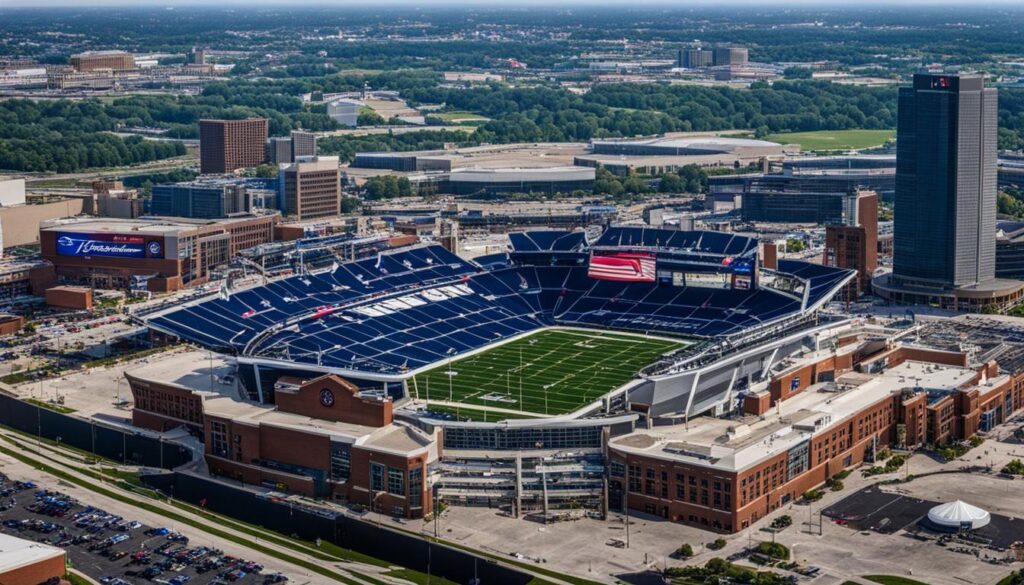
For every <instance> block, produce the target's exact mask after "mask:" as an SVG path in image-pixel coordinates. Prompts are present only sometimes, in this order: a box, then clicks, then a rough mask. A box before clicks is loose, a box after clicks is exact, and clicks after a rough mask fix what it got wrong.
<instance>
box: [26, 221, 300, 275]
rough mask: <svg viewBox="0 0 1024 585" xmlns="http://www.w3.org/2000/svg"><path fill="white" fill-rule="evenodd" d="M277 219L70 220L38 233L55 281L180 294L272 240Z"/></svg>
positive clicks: (45, 227)
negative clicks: (245, 251)
mask: <svg viewBox="0 0 1024 585" xmlns="http://www.w3.org/2000/svg"><path fill="white" fill-rule="evenodd" d="M279 219H280V216H278V215H276V214H275V215H261V216H255V215H247V216H239V217H233V218H230V219H222V220H196V219H187V218H141V219H135V220H114V219H83V218H77V219H76V218H72V219H62V220H53V221H49V222H45V223H44V224H43V225H42V226H41V228H40V246H41V252H42V257H43V259H44V260H47V261H49V262H51V263H52V264H53V266H54V270H55V273H56V277H57V278H58V279H59V280H62V281H65V282H69V283H84V284H88V285H90V286H92V287H94V288H122V289H123V288H130V287H135V288H147V289H148V290H151V291H154V292H157V291H169V290H178V289H180V288H182V287H184V286H189V285H192V284H200V283H203V282H206V281H207V279H208V278H209V271H210V269H211V268H213V267H215V266H218V265H221V264H224V263H226V262H228V261H229V260H230V259H231V258H233V257H235V255H236V254H237V253H238V252H239V251H240V250H242V249H244V248H251V247H253V246H256V245H259V244H264V243H267V242H271V241H273V237H274V225H276V224H277V222H278V221H279Z"/></svg>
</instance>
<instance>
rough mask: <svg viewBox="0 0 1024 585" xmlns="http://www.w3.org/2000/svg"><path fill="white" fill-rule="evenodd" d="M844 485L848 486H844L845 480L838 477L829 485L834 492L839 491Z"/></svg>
mask: <svg viewBox="0 0 1024 585" xmlns="http://www.w3.org/2000/svg"><path fill="white" fill-rule="evenodd" d="M844 487H846V486H844V485H843V482H842V481H840V480H838V479H834V480H832V485H830V486H829V488H831V489H832V491H834V492H838V491H840V490H842V489H843V488H844Z"/></svg>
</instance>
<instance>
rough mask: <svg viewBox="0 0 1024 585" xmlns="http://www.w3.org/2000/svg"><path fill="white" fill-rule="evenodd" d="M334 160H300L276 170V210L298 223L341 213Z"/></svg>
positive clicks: (334, 158) (339, 189)
mask: <svg viewBox="0 0 1024 585" xmlns="http://www.w3.org/2000/svg"><path fill="white" fill-rule="evenodd" d="M340 178H341V174H340V172H339V171H338V157H336V156H320V157H311V158H305V159H300V160H298V161H296V162H295V163H293V164H291V165H288V166H286V167H282V168H281V170H280V171H279V178H278V185H279V188H280V190H281V191H280V195H279V204H278V208H279V209H280V210H281V213H282V214H283V215H285V216H287V217H290V218H294V219H296V220H298V221H302V220H306V219H316V218H330V217H335V216H337V215H338V214H339V213H340V212H341V183H340Z"/></svg>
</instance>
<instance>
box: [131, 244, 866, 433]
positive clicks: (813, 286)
mask: <svg viewBox="0 0 1024 585" xmlns="http://www.w3.org/2000/svg"><path fill="white" fill-rule="evenodd" d="M757 252H758V246H757V242H756V241H755V240H753V239H750V238H747V237H744V236H739V235H733V234H727V233H718V232H685V231H669V230H659V229H647V228H640V227H609V228H607V229H606V230H605V231H604V233H602V234H601V235H600V236H599V237H597V238H596V239H594V241H588V239H587V237H586V235H585V233H584V232H561V231H535V232H525V233H513V234H511V235H510V248H509V251H508V252H507V253H502V254H497V255H491V256H486V257H481V258H478V259H477V260H476V261H475V262H469V261H466V260H463V259H460V258H459V257H458V256H456V255H454V254H452V253H451V252H449V251H448V250H446V249H444V248H442V247H441V246H438V245H422V246H419V247H413V248H407V249H400V250H396V251H393V252H390V253H388V252H384V253H380V254H378V255H376V256H374V257H370V258H365V259H362V260H357V261H352V262H347V263H343V264H340V265H339V264H335V265H334V266H332V267H330V268H328V269H326V270H324V271H320V272H316V273H306V274H299V275H295V276H290V277H287V278H284V279H281V280H277V281H273V282H269V283H267V284H265V285H262V286H256V287H254V288H249V289H246V290H241V291H234V292H227V291H222V292H221V294H220V295H218V296H217V297H215V298H207V299H203V300H199V301H193V302H190V303H187V304H185V305H181V306H176V307H173V308H171V309H169V310H164V311H161V312H159V313H155V314H152V315H150V316H148V317H147V319H146V322H147V324H148V326H149V327H151V328H152V329H154V330H157V331H160V332H163V333H166V334H169V335H173V336H175V337H178V338H181V339H184V340H187V341H191V342H194V343H196V344H199V345H201V346H204V347H207V348H211V349H214V350H217V351H219V352H223V353H227V354H230V355H232V356H235V359H236V360H237V363H238V370H239V372H238V373H239V379H240V381H241V383H242V386H243V387H244V390H245V393H246V394H247V395H248V397H249V398H250V399H252V400H255V401H259V402H263V403H273V402H274V397H273V392H274V390H273V388H274V385H275V381H276V380H277V379H278V378H280V377H281V376H285V375H298V374H309V373H317V372H320V373H333V374H336V375H339V376H341V377H343V378H344V379H346V380H348V381H349V382H351V383H353V384H355V385H356V386H357V387H359V388H360V389H361V391H363V392H367V393H376V394H381V395H386V396H390V397H391V398H392V399H393V400H395V401H396V403H398V404H399V405H401V404H402V401H404V400H409V401H412V402H413V403H415V404H419V405H429V410H430V411H432V412H434V413H446V414H449V415H451V414H455V415H456V416H450V417H449V418H451V419H454V421H455V422H458V421H466V420H471V421H475V422H481V421H486V422H491V421H521V420H522V419H561V420H569V419H578V418H584V417H586V416H587V415H591V414H594V413H596V412H603V413H605V414H607V413H610V412H612V411H614V410H616V408H618V409H620V410H623V411H628V410H630V409H627V408H625V405H626V404H627V403H628V402H632V401H633V399H634V398H637V399H640V400H641V401H642V402H643V410H645V411H647V412H648V413H649V414H651V415H655V414H657V413H659V412H660V413H666V412H671V411H679V410H685V411H686V412H687V414H696V413H697V412H699V411H696V410H693V407H694V406H695V404H694V402H693V400H692V398H693V396H690V397H689V399H687V398H681V397H680V395H679V394H680V393H679V392H678V391H668V390H666V388H667V387H668V386H671V385H672V384H671V382H672V381H673V380H676V379H677V378H679V377H680V375H681V374H680V372H681V371H684V370H687V369H688V368H687V367H686V364H691V365H692V364H699V363H703V361H702V360H706V359H707V356H709V355H724V354H730V355H731V354H735V353H737V352H739V350H740V349H742V348H744V347H747V346H751V345H757V343H755V342H758V341H762V342H763V341H765V340H775V339H783V338H785V336H786V334H787V332H791V331H795V330H800V329H802V328H805V327H806V326H807V325H808V324H812V322H813V321H814V320H815V319H816V316H817V312H818V309H819V308H820V307H821V306H822V305H824V304H825V303H826V302H827V301H829V300H830V299H831V297H832V296H833V295H834V294H835V293H836V292H837V291H838V290H839V289H840V288H841V287H842V286H843V285H845V284H846V283H847V282H848V281H849V279H850V278H852V275H853V273H852V272H851V271H847V270H841V269H834V268H828V267H824V266H820V265H816V264H811V263H807V262H798V261H787V260H782V261H779V263H778V266H777V268H776V269H766V268H765V269H762V268H760V267H759V266H758V264H759V262H758V253H757ZM641 374H643V375H641ZM652 385H653V386H656V387H657V388H656V389H657V390H658V391H652V388H651V387H652ZM691 386H692V384H691ZM690 390H691V394H692V393H693V392H695V391H697V390H698V388H690ZM726 397H727V396H725V393H723V395H722V396H718V397H716V398H717V399H719V400H722V399H725V398H726ZM702 402H707V401H706V400H702V401H700V402H698V403H697V404H696V406H698V407H700V408H707V407H710V406H712V404H710V403H708V404H701V403H702ZM632 406H633V408H632V410H634V411H635V410H637V408H636V406H637V405H636V404H633V405H632ZM684 407H685V408H684Z"/></svg>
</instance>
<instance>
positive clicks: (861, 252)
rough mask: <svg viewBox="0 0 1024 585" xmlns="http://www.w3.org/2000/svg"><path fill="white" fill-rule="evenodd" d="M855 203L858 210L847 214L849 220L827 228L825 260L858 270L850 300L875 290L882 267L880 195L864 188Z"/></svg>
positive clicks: (848, 289)
mask: <svg viewBox="0 0 1024 585" xmlns="http://www.w3.org/2000/svg"><path fill="white" fill-rule="evenodd" d="M855 205H856V210H855V212H854V213H847V214H845V216H846V217H847V218H848V221H847V222H846V223H844V224H839V225H829V226H826V227H825V257H824V260H823V263H824V264H825V265H826V266H836V267H839V268H852V269H854V270H856V271H857V279H856V280H854V281H853V282H851V283H850V285H849V287H848V288H847V290H846V291H844V297H846V298H847V300H853V299H855V298H857V297H859V296H860V295H861V294H864V293H869V292H871V277H872V276H873V275H874V273H875V269H876V268H878V194H876V193H875V192H873V191H862V192H860V193H858V194H857V197H856V200H855Z"/></svg>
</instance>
